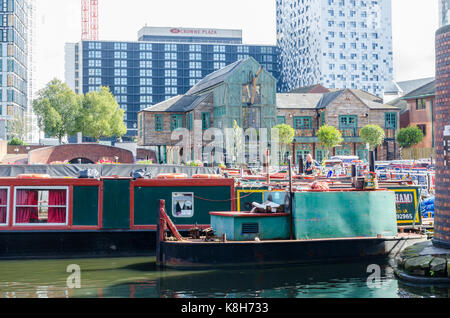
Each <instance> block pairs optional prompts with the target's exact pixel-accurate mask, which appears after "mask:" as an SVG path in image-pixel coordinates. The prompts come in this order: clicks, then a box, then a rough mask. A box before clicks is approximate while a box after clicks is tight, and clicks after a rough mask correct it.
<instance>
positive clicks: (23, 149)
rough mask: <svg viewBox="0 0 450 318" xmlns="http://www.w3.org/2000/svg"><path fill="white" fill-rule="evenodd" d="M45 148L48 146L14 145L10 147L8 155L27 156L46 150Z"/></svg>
mask: <svg viewBox="0 0 450 318" xmlns="http://www.w3.org/2000/svg"><path fill="white" fill-rule="evenodd" d="M45 147H46V146H13V145H8V154H9V155H15V154H17V155H26V154H28V153H29V152H30V151H32V150H36V149H40V148H45ZM16 149H18V150H19V151H17V152H16Z"/></svg>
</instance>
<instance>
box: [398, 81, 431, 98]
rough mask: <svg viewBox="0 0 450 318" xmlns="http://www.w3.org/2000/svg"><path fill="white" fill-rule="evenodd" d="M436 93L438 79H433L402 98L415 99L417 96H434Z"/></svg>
mask: <svg viewBox="0 0 450 318" xmlns="http://www.w3.org/2000/svg"><path fill="white" fill-rule="evenodd" d="M435 94H436V81H432V82H431V83H428V84H426V85H423V86H422V87H419V88H418V89H416V90H414V91H412V92H410V93H409V94H406V95H405V96H403V97H402V99H413V98H417V97H425V96H434V95H435Z"/></svg>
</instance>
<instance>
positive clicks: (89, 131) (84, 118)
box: [78, 87, 127, 141]
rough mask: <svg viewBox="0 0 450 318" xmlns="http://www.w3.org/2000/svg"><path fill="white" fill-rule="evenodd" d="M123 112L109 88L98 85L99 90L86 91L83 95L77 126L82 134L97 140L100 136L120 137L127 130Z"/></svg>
mask: <svg viewBox="0 0 450 318" xmlns="http://www.w3.org/2000/svg"><path fill="white" fill-rule="evenodd" d="M124 113H125V111H124V110H123V109H120V108H119V104H118V103H117V101H116V99H115V97H114V95H113V94H112V93H111V91H110V90H109V88H108V87H100V91H98V92H90V93H87V94H86V95H85V96H84V97H83V102H82V108H81V116H80V117H79V120H78V127H79V128H80V131H81V132H82V133H83V135H85V136H90V137H93V138H95V140H97V141H99V140H100V138H102V137H112V136H117V137H119V138H120V137H122V136H123V135H125V134H126V132H127V127H126V126H125V124H124V122H123V116H124Z"/></svg>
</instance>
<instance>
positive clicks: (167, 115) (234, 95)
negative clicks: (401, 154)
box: [139, 58, 400, 163]
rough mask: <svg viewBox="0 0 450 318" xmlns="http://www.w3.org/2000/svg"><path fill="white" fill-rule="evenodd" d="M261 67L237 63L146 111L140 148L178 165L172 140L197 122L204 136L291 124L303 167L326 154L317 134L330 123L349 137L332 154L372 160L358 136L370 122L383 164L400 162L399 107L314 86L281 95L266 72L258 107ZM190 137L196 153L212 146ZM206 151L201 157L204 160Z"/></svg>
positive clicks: (360, 94) (296, 159)
mask: <svg viewBox="0 0 450 318" xmlns="http://www.w3.org/2000/svg"><path fill="white" fill-rule="evenodd" d="M260 67H261V65H260V64H259V63H257V62H256V61H255V60H254V59H252V58H248V59H246V60H241V61H238V62H236V63H234V64H232V65H230V66H228V67H225V68H224V69H221V70H219V71H216V72H214V73H212V74H210V75H208V76H207V77H206V78H205V79H203V80H202V81H200V82H199V83H198V84H197V85H196V86H194V87H193V88H192V89H191V90H189V92H188V93H187V94H185V95H180V96H177V97H174V98H172V99H169V100H167V101H165V102H162V103H160V104H157V105H154V106H152V107H149V108H147V109H145V110H143V111H141V112H140V113H139V145H140V146H147V147H156V148H157V150H156V152H157V153H158V156H159V158H160V162H161V163H167V162H169V163H178V162H180V161H177V160H179V159H181V157H182V154H181V153H180V148H179V147H177V145H178V144H179V141H178V138H175V140H172V134H173V132H174V131H175V130H176V129H178V128H186V129H187V130H188V131H192V130H194V129H193V127H194V124H195V123H197V124H198V125H201V129H199V130H200V131H202V132H204V131H205V130H207V129H209V128H212V127H213V128H218V129H222V130H223V129H224V128H232V127H233V122H234V121H236V123H237V124H238V125H239V126H240V127H242V128H244V130H246V129H248V128H255V129H258V128H267V129H268V130H270V129H271V128H273V127H274V126H276V125H277V124H287V125H290V126H291V127H293V128H294V129H295V131H296V134H295V139H294V143H293V146H292V148H291V150H289V153H294V163H298V162H299V158H303V159H305V157H306V155H307V154H312V155H313V157H314V158H315V159H316V160H318V161H322V160H323V159H324V158H325V154H326V151H325V149H323V148H322V147H321V146H320V142H319V139H318V137H317V132H318V130H319V128H320V127H321V126H322V125H324V124H327V125H331V126H334V127H336V128H338V129H339V130H340V131H341V132H342V134H343V137H344V143H343V144H342V146H341V147H337V148H336V149H334V150H333V153H332V155H357V156H359V157H360V158H361V159H366V160H367V158H368V150H367V149H366V145H365V144H363V142H362V141H361V138H360V137H359V136H360V131H361V128H362V127H364V126H365V125H367V124H376V125H379V126H380V127H382V128H383V129H384V130H385V134H386V139H385V141H384V143H383V145H382V146H381V147H379V148H378V149H377V158H378V160H393V159H396V153H397V151H398V146H397V145H396V142H395V138H394V137H395V134H396V133H397V131H398V129H399V112H400V109H399V108H398V107H394V106H390V105H385V104H383V103H382V100H381V99H380V98H378V97H377V96H375V95H372V94H370V93H367V92H364V91H361V90H355V89H343V90H334V91H330V90H328V89H326V88H324V87H323V86H322V87H320V86H314V87H306V88H303V89H297V90H296V93H279V94H276V80H275V79H274V78H273V76H271V75H270V73H268V72H267V71H265V72H264V71H263V73H262V75H261V76H260V77H258V81H257V85H256V86H254V87H255V88H256V89H255V90H254V91H255V92H256V95H255V103H254V104H251V103H250V104H249V96H251V94H250V95H249V94H248V93H247V92H248V88H249V83H250V82H252V81H251V77H252V76H254V75H253V74H257V71H258V69H259V68H260ZM249 74H252V76H250V77H249ZM250 87H252V86H251V85H250ZM302 91H305V92H306V93H302ZM310 92H313V93H310ZM199 128H200V127H199ZM194 134H195V130H194ZM190 138H191V141H190V146H189V147H191V148H192V149H191V150H193V151H191V154H192V153H194V152H195V151H196V150H195V149H203V148H204V147H205V146H206V144H207V143H205V142H204V141H203V140H202V139H201V136H194V135H190ZM198 138H200V139H198ZM260 146H261V145H260ZM261 147H262V146H261ZM261 147H260V148H261ZM174 152H175V153H174ZM202 152H203V151H200V156H199V155H198V154H197V157H196V158H201V159H200V160H202V159H205V158H204V157H202V156H201V155H202ZM260 152H261V149H260ZM260 155H261V154H260ZM194 158H195V157H194V156H192V157H190V158H188V159H191V160H193V159H194ZM185 162H186V160H185Z"/></svg>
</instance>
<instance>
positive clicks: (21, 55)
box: [0, 0, 33, 139]
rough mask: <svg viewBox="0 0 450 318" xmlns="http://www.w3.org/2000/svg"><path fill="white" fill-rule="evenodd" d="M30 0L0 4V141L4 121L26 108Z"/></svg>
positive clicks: (19, 113)
mask: <svg viewBox="0 0 450 318" xmlns="http://www.w3.org/2000/svg"><path fill="white" fill-rule="evenodd" d="M32 8H33V6H32V1H30V0H8V1H0V16H1V18H0V83H1V85H0V139H6V138H7V131H6V127H7V121H8V120H11V119H12V118H14V116H16V115H18V116H24V115H25V114H26V112H27V110H28V107H29V105H30V99H29V94H30V91H29V89H30V87H29V83H30V80H29V77H30V76H31V73H30V70H29V69H28V64H29V63H30V48H31V45H30V42H29V39H30V33H29V29H30V21H31V19H30V14H31V12H32Z"/></svg>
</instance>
